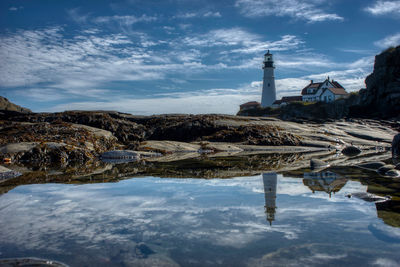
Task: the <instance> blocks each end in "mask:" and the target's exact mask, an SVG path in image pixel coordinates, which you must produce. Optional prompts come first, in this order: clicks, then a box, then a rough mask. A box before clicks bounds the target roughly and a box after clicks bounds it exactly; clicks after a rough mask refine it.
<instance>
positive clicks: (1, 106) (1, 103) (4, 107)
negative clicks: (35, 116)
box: [0, 96, 32, 113]
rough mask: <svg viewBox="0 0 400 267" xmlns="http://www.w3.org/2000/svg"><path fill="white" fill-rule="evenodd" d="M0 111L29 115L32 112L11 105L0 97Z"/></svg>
mask: <svg viewBox="0 0 400 267" xmlns="http://www.w3.org/2000/svg"><path fill="white" fill-rule="evenodd" d="M0 111H11V112H13V111H14V112H21V113H31V112H32V111H31V110H30V109H27V108H23V107H21V106H18V105H16V104H14V103H11V102H10V101H9V100H8V99H7V98H5V97H2V96H0Z"/></svg>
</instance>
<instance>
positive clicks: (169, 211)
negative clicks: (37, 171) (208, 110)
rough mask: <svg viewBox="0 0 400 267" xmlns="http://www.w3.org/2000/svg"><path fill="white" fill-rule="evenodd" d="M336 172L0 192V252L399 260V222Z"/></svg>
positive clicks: (295, 262) (152, 258)
mask: <svg viewBox="0 0 400 267" xmlns="http://www.w3.org/2000/svg"><path fill="white" fill-rule="evenodd" d="M366 190H367V187H366V186H365V185H362V184H361V183H359V182H357V181H352V180H345V179H339V178H337V177H336V176H329V175H327V176H325V177H319V176H318V175H317V177H314V176H313V175H311V174H305V175H304V177H303V178H291V177H283V176H282V175H280V174H278V175H277V174H275V173H264V174H262V175H258V176H252V177H238V178H233V179H210V180H207V179H172V178H157V177H141V178H132V179H127V180H123V181H119V182H116V183H98V184H82V185H70V184H36V185H21V186H18V187H16V188H14V189H12V190H11V191H9V192H7V193H5V194H3V195H1V196H0V253H1V254H0V258H2V259H4V258H17V257H36V258H43V259H49V260H56V261H60V262H63V263H65V264H68V265H71V266H110V265H112V266H207V265H209V266H218V265H221V266H277V265H284V266H320V265H324V266H329V265H332V266H338V265H340V266H344V265H346V266H363V265H364V266H365V265H368V266H399V265H400V228H396V227H392V226H390V225H388V224H385V223H384V222H383V221H382V220H381V219H380V218H378V216H377V209H376V205H377V204H375V203H374V202H368V201H364V200H362V199H359V198H356V197H351V198H349V197H348V196H347V195H348V194H354V193H360V192H366Z"/></svg>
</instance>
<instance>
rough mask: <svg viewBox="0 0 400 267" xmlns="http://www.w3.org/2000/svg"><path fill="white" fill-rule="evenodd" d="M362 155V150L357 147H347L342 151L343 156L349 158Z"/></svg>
mask: <svg viewBox="0 0 400 267" xmlns="http://www.w3.org/2000/svg"><path fill="white" fill-rule="evenodd" d="M360 153H361V149H359V148H358V147H355V146H346V147H345V148H343V149H342V154H343V155H345V156H348V157H353V156H357V155H358V154H360Z"/></svg>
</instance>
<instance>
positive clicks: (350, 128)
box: [0, 111, 397, 171]
mask: <svg viewBox="0 0 400 267" xmlns="http://www.w3.org/2000/svg"><path fill="white" fill-rule="evenodd" d="M1 119H2V121H1V128H0V159H1V160H2V161H3V162H5V161H10V162H11V163H13V164H16V165H18V164H19V165H29V166H34V167H33V168H34V169H35V168H36V169H40V168H45V167H49V166H53V165H57V166H59V167H58V168H60V169H63V168H68V167H69V166H76V165H82V166H85V165H93V164H94V163H96V162H98V161H100V160H101V159H103V160H105V159H106V160H107V158H108V159H109V160H110V159H111V160H112V161H111V162H110V161H109V163H114V164H115V163H123V162H132V161H143V162H152V163H154V162H159V163H162V162H176V161H179V160H188V159H196V158H218V157H221V158H223V157H233V156H236V157H249V156H251V155H265V154H293V155H295V154H296V155H302V158H303V161H302V162H301V164H297V165H296V164H294V165H293V164H292V167H293V168H295V167H297V168H298V167H305V164H309V163H308V162H309V159H310V158H311V155H314V154H315V155H318V156H315V157H320V158H324V159H325V160H326V161H327V162H332V163H334V164H336V165H351V164H354V163H355V162H358V163H360V162H362V161H368V160H380V159H384V158H386V159H387V158H390V157H391V152H390V151H391V149H392V140H393V137H394V136H395V135H396V134H397V131H396V130H395V129H393V128H392V127H391V125H395V124H396V122H395V121H393V122H380V121H376V120H355V119H350V120H338V121H334V122H327V123H322V124H321V123H302V122H289V121H282V120H279V119H276V118H268V117H241V116H230V115H158V116H134V115H129V114H125V113H118V112H107V111H68V112H61V113H17V112H13V113H12V114H10V113H7V111H3V112H2V118H1ZM346 147H347V148H348V147H353V148H357V149H360V151H359V152H360V153H356V154H354V155H350V154H346V153H341V152H342V151H343V152H345V151H346V150H343V149H344V148H346ZM105 153H106V154H105ZM107 153H108V154H107ZM102 155H103V157H102ZM107 155H108V156H107ZM378 155H379V156H378ZM354 156H355V157H354ZM361 159H362V160H361ZM354 160H355V161H354ZM8 166H9V167H10V168H11V169H12V166H13V165H12V164H11V165H8ZM264 167H265V166H264ZM285 168H286V169H287V168H288V166H280V168H275V169H274V170H279V169H285ZM261 170H267V168H264V169H263V168H257V171H261Z"/></svg>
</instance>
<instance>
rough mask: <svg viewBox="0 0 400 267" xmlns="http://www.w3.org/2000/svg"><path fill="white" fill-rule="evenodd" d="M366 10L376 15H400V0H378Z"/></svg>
mask: <svg viewBox="0 0 400 267" xmlns="http://www.w3.org/2000/svg"><path fill="white" fill-rule="evenodd" d="M364 10H365V11H366V12H368V13H370V14H372V15H375V16H382V15H395V16H400V1H381V0H379V1H376V2H375V3H374V4H373V5H372V6H368V7H366V8H364Z"/></svg>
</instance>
